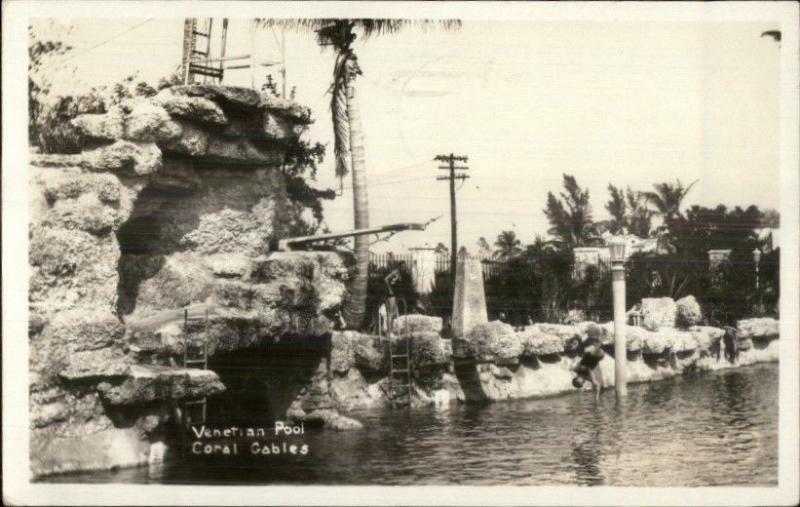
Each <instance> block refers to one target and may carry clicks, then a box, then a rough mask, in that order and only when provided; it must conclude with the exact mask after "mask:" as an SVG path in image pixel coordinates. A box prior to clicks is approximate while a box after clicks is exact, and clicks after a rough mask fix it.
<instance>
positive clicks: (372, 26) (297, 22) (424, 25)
mask: <svg viewBox="0 0 800 507" xmlns="http://www.w3.org/2000/svg"><path fill="white" fill-rule="evenodd" d="M254 23H255V25H256V26H257V27H260V28H281V29H287V30H292V31H295V32H319V31H320V30H322V29H325V28H330V27H332V26H335V25H337V24H339V25H344V24H347V25H350V27H351V29H357V30H359V31H361V32H362V33H363V35H364V38H365V39H366V38H369V37H372V36H374V35H388V34H393V33H397V32H399V31H400V30H402V29H404V28H418V29H421V30H423V31H426V30H430V29H440V30H458V29H459V28H461V20H460V19H381V18H361V19H347V18H339V19H337V18H313V19H312V18H309V19H289V18H256V19H255V20H254Z"/></svg>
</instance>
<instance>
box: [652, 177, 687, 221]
mask: <svg viewBox="0 0 800 507" xmlns="http://www.w3.org/2000/svg"><path fill="white" fill-rule="evenodd" d="M697 181H698V180H695V181H693V182H692V183H690V184H689V186H688V187H686V188H684V186H683V184H682V183H681V180H676V182H675V184H674V185H673V184H672V183H657V184H655V185H653V188H655V189H656V191H655V192H644V193H643V194H642V195H643V196H644V198H645V199H647V201H648V202H649V203H651V204H652V205H653V206H655V207H656V212H657V213H659V214H660V215H661V216H663V217H664V221H665V222H667V221H669V220H675V219H678V218H683V213H681V204H683V199H684V198H685V197H686V194H688V193H689V191H690V190H691V189H692V187H693V186H694V184H695V183H697Z"/></svg>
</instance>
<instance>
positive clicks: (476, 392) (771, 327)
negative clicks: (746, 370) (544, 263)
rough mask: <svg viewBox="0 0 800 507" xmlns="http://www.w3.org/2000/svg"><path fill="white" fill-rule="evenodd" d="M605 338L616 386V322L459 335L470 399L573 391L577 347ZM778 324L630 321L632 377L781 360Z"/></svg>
mask: <svg viewBox="0 0 800 507" xmlns="http://www.w3.org/2000/svg"><path fill="white" fill-rule="evenodd" d="M590 334H592V335H594V336H597V337H599V338H600V340H601V342H602V344H603V346H604V349H605V350H606V356H605V357H604V358H603V360H602V361H601V363H600V367H601V371H602V375H603V380H604V383H605V385H606V386H612V385H614V358H613V356H612V353H613V343H614V326H613V323H611V322H607V323H603V324H595V323H592V322H582V323H579V324H576V325H560V324H534V325H532V326H527V327H526V328H525V329H523V330H522V331H515V330H514V328H512V327H511V326H509V325H507V324H504V323H502V322H497V321H494V322H489V323H488V324H483V325H480V326H476V327H475V328H474V329H473V331H472V332H471V333H470V334H468V335H467V336H466V337H465V338H464V339H457V338H456V339H454V340H453V356H454V360H455V361H456V366H457V372H458V373H459V381H460V382H461V387H462V389H463V392H464V394H465V397H466V399H467V400H468V401H470V400H472V401H485V400H502V399H513V398H527V397H534V396H546V395H552V394H557V393H560V392H568V391H572V390H573V389H574V388H573V387H572V383H571V381H572V378H573V376H574V374H573V373H572V372H571V371H570V368H571V367H572V366H573V365H574V364H575V362H576V361H577V360H578V358H577V357H576V355H575V350H574V348H573V345H574V344H575V343H576V342H577V341H578V340H581V341H582V340H585V339H586V338H587V336H588V335H590ZM777 338H778V322H777V321H776V320H774V319H745V320H740V321H739V322H738V324H737V328H727V329H721V328H716V327H711V326H691V327H689V328H688V329H684V330H679V329H675V328H672V327H670V328H666V327H661V328H660V329H659V331H649V330H648V329H646V328H643V327H635V326H627V328H626V345H627V352H628V354H627V361H628V370H627V371H628V382H648V381H652V380H659V379H663V378H667V377H671V376H674V375H679V374H681V373H682V372H683V371H685V370H686V369H687V368H697V369H703V370H714V369H720V368H729V367H735V366H743V365H747V364H752V363H755V362H763V361H777V360H778V341H777Z"/></svg>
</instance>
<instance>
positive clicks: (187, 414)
mask: <svg viewBox="0 0 800 507" xmlns="http://www.w3.org/2000/svg"><path fill="white" fill-rule="evenodd" d="M197 321H203V322H204V326H203V342H202V344H201V345H200V346H199V347H197V346H195V347H191V346H190V343H189V339H188V338H189V332H188V331H189V323H190V322H197ZM183 344H184V345H183V367H184V368H200V369H203V370H207V369H208V310H206V311H205V314H204V315H203V316H200V317H189V310H184V311H183ZM190 348H195V349H200V350H199V353H198V354H197V355H192V354H190V353H189V349H190ZM183 406H184V411H183V413H184V418H183V419H184V422H185V426H186V427H187V428H188V427H190V426H191V425H192V424H205V423H206V416H207V407H208V399H207V398H206V397H205V396H203V397H202V398H200V399H198V400H189V401H185V402H183ZM198 412H199V414H198ZM195 415H197V417H195Z"/></svg>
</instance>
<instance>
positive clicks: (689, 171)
mask: <svg viewBox="0 0 800 507" xmlns="http://www.w3.org/2000/svg"><path fill="white" fill-rule="evenodd" d="M62 23H67V24H69V25H71V26H72V30H71V31H69V32H68V33H66V30H64V31H62V30H56V31H57V32H59V33H61V36H62V37H63V38H64V39H65V40H67V41H69V43H71V44H72V45H73V46H74V47H75V50H74V51H73V52H72V53H71V56H70V59H69V61H68V62H66V63H67V64H68V66H69V67H74V68H75V69H76V70H77V71H76V72H75V73H74V74H72V73H70V72H69V70H70V69H69V67H68V68H67V71H66V72H60V73H54V74H53V76H54V77H56V78H57V79H56V80H57V81H58V83H59V85H60V86H61V87H62V88H63V89H64V90H74V89H75V87H76V86H80V85H98V84H110V83H113V82H115V81H117V80H119V79H120V78H121V77H123V76H125V75H127V74H130V73H132V72H135V71H139V75H140V77H142V78H144V79H148V80H152V81H155V80H156V79H157V78H158V77H160V76H162V75H165V74H167V73H169V72H170V71H171V70H172V69H173V68H174V67H175V66H176V65H177V64H178V63H179V62H180V56H181V37H182V25H183V21H182V20H181V19H176V20H158V19H154V20H150V21H146V22H145V19H120V20H92V21H88V20H72V21H69V22H66V21H64V20H62ZM44 25H45V24H44V23H42V24H37V26H44ZM775 28H776V26H773V25H768V24H763V23H761V24H758V23H755V24H749V23H717V24H711V23H654V22H650V23H607V22H603V23H588V22H581V23H574V22H573V23H566V22H538V21H537V22H533V21H525V22H499V21H498V22H485V21H484V22H477V21H465V22H464V24H463V26H462V28H461V29H460V30H458V31H455V32H442V31H429V32H422V31H419V30H415V29H410V30H408V31H404V32H401V33H399V34H396V35H390V36H385V37H377V38H373V39H370V40H366V41H363V40H358V41H357V43H356V45H355V49H356V52H357V54H358V56H359V63H360V65H361V68H362V69H363V71H364V76H363V77H362V78H360V79H359V82H358V87H359V94H360V95H359V101H360V105H361V111H362V121H363V127H364V132H365V138H366V139H365V140H366V150H367V151H366V156H367V169H368V181H369V199H370V214H371V223H372V224H373V225H382V224H389V223H395V222H408V221H427V220H428V219H430V218H433V217H437V216H441V217H442V218H441V219H440V220H439V221H438V222H436V223H435V224H433V225H432V226H431V227H430V228H429V230H428V232H427V233H421V232H408V233H403V234H399V235H397V236H395V237H394V238H392V240H391V241H390V242H389V243H381V244H377V245H375V250H378V251H382V250H387V249H389V250H394V251H400V250H403V249H405V248H407V247H411V246H421V245H423V244H425V243H429V244H430V245H431V246H433V245H435V244H436V243H438V242H440V241H441V242H443V243H445V244H447V245H448V246H449V231H450V229H449V227H450V226H449V195H448V189H447V183H446V182H440V181H436V179H435V178H436V176H437V175H440V174H444V171H438V170H437V169H436V167H437V163H435V162H433V160H432V159H433V157H434V156H435V155H436V154H439V153H450V152H453V153H456V154H463V155H468V156H469V159H470V160H469V166H470V170H469V174H470V176H471V178H470V179H469V180H467V181H466V182H465V183H464V184H463V186H461V187H460V189H459V191H458V206H459V213H458V216H459V239H460V243H461V244H462V245H466V246H467V247H468V248H470V249H474V247H475V244H476V241H477V239H478V238H479V237H480V236H485V237H486V238H487V239H488V240H489V242H490V243H492V242H493V241H494V238H495V237H496V236H497V234H498V233H499V232H500V231H501V230H507V229H512V230H514V231H516V232H517V235H518V236H519V237H520V238H521V239H522V240H523V242H530V241H532V240H533V237H534V235H535V234H537V233H542V234H543V233H545V232H546V230H547V228H548V224H547V221H546V219H545V216H544V214H543V213H542V209H543V208H544V206H545V199H546V195H547V192H548V191H558V190H559V189H560V185H561V175H562V173H565V172H566V173H568V174H573V175H575V176H576V178H577V179H578V182H579V183H580V184H581V185H583V186H587V187H588V188H589V189H590V192H591V197H592V205H593V208H594V215H595V219H604V218H607V213H606V211H605V209H604V207H603V205H604V204H605V202H606V201H607V199H608V192H607V190H606V187H607V186H608V183H609V182H612V183H614V184H616V185H618V186H631V187H632V188H634V189H641V190H645V189H650V188H651V186H652V184H653V183H656V182H660V181H674V180H675V179H676V178H680V180H681V181H682V182H684V183H686V184H688V183H690V182H691V181H694V180H699V182H698V183H697V185H696V186H695V187H694V188H693V189H692V192H691V193H690V195H689V197H688V198H687V200H686V204H687V205H691V204H700V205H705V206H713V205H716V204H719V203H722V204H726V205H728V206H734V205H740V206H746V205H749V204H756V205H758V206H759V207H761V208H778V207H779V206H778V174H779V168H778V162H779V158H778V155H779V143H778V139H779V138H778V133H779V96H778V83H779V53H780V48H779V44H778V43H777V42H776V41H775V40H774V39H772V38H771V37H761V36H760V35H761V33H762V32H763V31H765V30H769V29H775ZM280 37H281V36H280V34H279V33H276V34H273V33H272V32H271V31H262V32H260V33H258V34H257V35H256V40H255V46H256V48H257V53H258V54H259V57H260V58H265V59H279V56H280V50H279V45H278V41H279V40H280ZM285 41H286V43H285V47H286V67H287V81H288V85H289V88H291V87H292V86H296V87H297V100H298V101H299V102H301V103H303V104H305V105H308V106H309V107H311V108H312V110H313V112H314V115H315V116H316V118H317V122H316V123H315V124H314V125H313V127H312V128H311V129H310V131H309V132H308V134H307V138H308V139H309V140H313V141H320V142H323V143H327V145H328V154H327V157H326V160H325V162H324V164H323V167H321V169H320V171H319V178H318V185H319V186H323V187H324V186H330V187H336V188H338V184H337V183H336V180H335V178H334V177H333V156H332V146H333V143H332V131H331V122H330V109H329V101H330V95H328V94H327V90H328V87H329V85H330V82H331V74H332V70H333V61H334V55H333V53H332V51H331V50H330V49H321V48H319V47H318V46H317V45H316V43H315V41H314V39H313V37H312V36H311V35H309V34H296V33H291V32H287V33H286V36H285ZM249 47H250V35H249V31H248V25H247V22H246V21H244V20H232V21H231V25H230V28H229V42H228V54H237V53H248V52H249V51H250V49H249ZM265 72H267V71H265ZM274 74H275V76H276V78H277V74H278V72H277V71H274ZM76 79H77V80H79V81H80V83H81V84H80V85H76V82H75V80H76ZM263 79H264V76H263V74H262V75H261V76H258V77H257V84H258V85H259V86H260V84H261V83H262V82H263ZM226 81H227V82H228V83H229V84H233V85H242V86H249V85H250V82H251V76H250V74H249V71H231V72H230V73H229V74H228V76H226ZM348 187H349V181H347V180H346V181H345V192H344V195H342V196H341V197H339V198H337V200H336V201H334V202H331V203H328V204H327V205H326V208H325V216H326V222H327V223H328V225H329V226H330V227H331V229H333V230H344V229H348V228H351V227H352V194H351V193H350V192H349V190H348Z"/></svg>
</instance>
